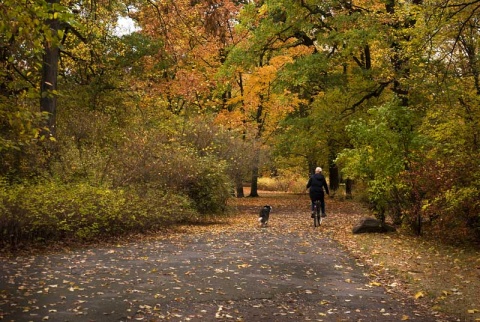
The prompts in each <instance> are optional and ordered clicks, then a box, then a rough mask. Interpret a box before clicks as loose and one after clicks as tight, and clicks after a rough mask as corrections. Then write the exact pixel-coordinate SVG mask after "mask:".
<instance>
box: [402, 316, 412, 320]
mask: <svg viewBox="0 0 480 322" xmlns="http://www.w3.org/2000/svg"><path fill="white" fill-rule="evenodd" d="M407 320H410V317H409V316H408V315H402V318H401V321H407Z"/></svg>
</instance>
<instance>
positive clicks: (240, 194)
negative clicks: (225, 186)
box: [235, 178, 245, 198]
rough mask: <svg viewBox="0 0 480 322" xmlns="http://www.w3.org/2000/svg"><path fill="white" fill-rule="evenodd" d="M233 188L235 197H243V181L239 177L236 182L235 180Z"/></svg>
mask: <svg viewBox="0 0 480 322" xmlns="http://www.w3.org/2000/svg"><path fill="white" fill-rule="evenodd" d="M235 188H236V190H237V198H243V197H245V193H244V192H243V182H242V179H241V178H240V179H239V180H237V182H235Z"/></svg>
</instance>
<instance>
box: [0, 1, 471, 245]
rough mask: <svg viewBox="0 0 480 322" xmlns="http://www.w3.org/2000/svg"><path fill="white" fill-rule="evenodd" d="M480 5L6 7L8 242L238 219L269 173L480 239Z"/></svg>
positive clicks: (1, 97)
mask: <svg viewBox="0 0 480 322" xmlns="http://www.w3.org/2000/svg"><path fill="white" fill-rule="evenodd" d="M479 11H480V1H470V2H465V1H422V0H406V1H395V0H388V1H383V0H382V1H380V0H358V1H351V0H350V1H338V0H336V1H323V0H322V1H320V0H295V1H292V0H263V1H262V0H245V1H241V0H239V1H234V0H195V1H193V0H162V1H159V0H109V1H104V0H91V1H83V0H73V1H71V0H69V1H66V0H22V1H18V0H4V1H2V3H0V18H1V19H0V30H1V33H0V66H1V68H0V200H1V203H0V232H1V236H0V239H1V243H2V244H4V245H6V244H19V243H24V242H26V243H28V242H38V241H43V240H61V239H68V238H80V239H91V238H95V237H97V236H104V235H107V236H108V235H117V234H123V233H126V232H131V231H146V230H149V229H155V228H158V227H161V226H162V225H165V224H170V223H175V222H182V221H190V220H197V219H199V218H200V219H201V218H205V217H208V216H211V215H219V214H223V213H225V212H227V200H228V199H229V198H230V197H231V196H232V195H235V196H236V197H244V190H243V187H244V186H245V185H248V186H250V188H251V189H249V191H250V196H251V197H256V196H258V190H259V181H260V180H261V179H262V178H273V179H275V180H276V182H278V183H279V184H278V186H281V188H282V189H284V190H287V191H290V192H303V189H304V183H305V182H306V180H307V179H308V174H309V173H311V172H312V171H313V169H314V168H315V167H316V166H321V167H322V168H324V169H325V173H326V174H327V175H328V179H329V183H330V187H331V190H332V191H333V192H334V193H335V192H337V191H338V193H337V194H336V196H341V195H342V194H344V193H346V196H347V197H351V196H354V197H357V198H359V199H361V200H362V201H364V202H365V203H367V204H368V206H369V207H370V209H371V210H372V213H374V214H375V215H376V216H377V217H378V218H380V219H382V220H389V221H391V222H393V223H394V224H396V225H399V226H403V227H405V228H408V229H412V230H413V231H415V232H416V233H418V234H420V233H422V231H424V229H422V227H425V226H426V225H425V223H428V227H427V228H428V230H429V231H430V232H434V233H436V234H440V235H441V236H444V237H445V238H450V239H456V240H479V239H480V212H479V211H480V201H479V200H480V152H479V151H480V149H479V147H480V142H479V140H480V137H479V135H480V133H479V132H480V104H479V103H480V23H479V20H478V18H477V17H478V13H479ZM119 18H125V19H127V20H128V21H132V22H134V24H135V28H132V29H131V30H130V32H126V33H119V32H118V30H119V29H118V28H119V27H121V26H118V22H119V21H122V20H125V19H119ZM299 182H300V183H301V184H298V183H299ZM299 187H301V188H299ZM344 187H345V188H344ZM299 190H302V191H299ZM345 190H346V192H345ZM427 228H425V229H427Z"/></svg>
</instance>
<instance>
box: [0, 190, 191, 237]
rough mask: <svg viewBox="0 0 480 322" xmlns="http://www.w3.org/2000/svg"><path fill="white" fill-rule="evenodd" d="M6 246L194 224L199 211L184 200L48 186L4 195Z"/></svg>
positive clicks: (0, 200)
mask: <svg viewBox="0 0 480 322" xmlns="http://www.w3.org/2000/svg"><path fill="white" fill-rule="evenodd" d="M0 204H1V205H2V206H1V207H0V243H1V245H2V246H6V245H12V246H17V245H20V244H28V243H33V242H39V241H40V242H41V241H61V240H82V241H89V240H95V239H99V238H105V237H107V238H108V237H112V236H119V235H124V234H126V233H132V232H145V231H148V230H154V229H158V228H160V227H162V226H165V225H167V224H171V223H175V222H181V221H185V220H187V219H192V218H193V217H194V216H196V215H197V212H196V211H195V210H194V209H193V208H192V205H191V202H190V201H189V199H188V198H187V197H185V196H182V195H176V194H169V193H165V192H161V191H157V192H154V191H150V192H149V193H148V194H145V195H142V196H140V195H138V194H137V193H136V192H134V191H129V190H122V189H117V190H112V189H107V188H103V187H93V186H91V185H88V184H59V183H57V182H45V183H42V184H37V185H15V186H9V187H8V190H7V189H6V187H5V185H4V186H2V189H1V190H0Z"/></svg>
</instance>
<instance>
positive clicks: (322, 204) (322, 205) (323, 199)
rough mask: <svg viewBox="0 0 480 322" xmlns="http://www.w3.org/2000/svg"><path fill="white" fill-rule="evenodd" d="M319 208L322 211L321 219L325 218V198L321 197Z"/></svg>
mask: <svg viewBox="0 0 480 322" xmlns="http://www.w3.org/2000/svg"><path fill="white" fill-rule="evenodd" d="M320 208H321V210H322V217H326V216H327V214H326V213H325V196H324V195H322V197H321V198H320Z"/></svg>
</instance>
